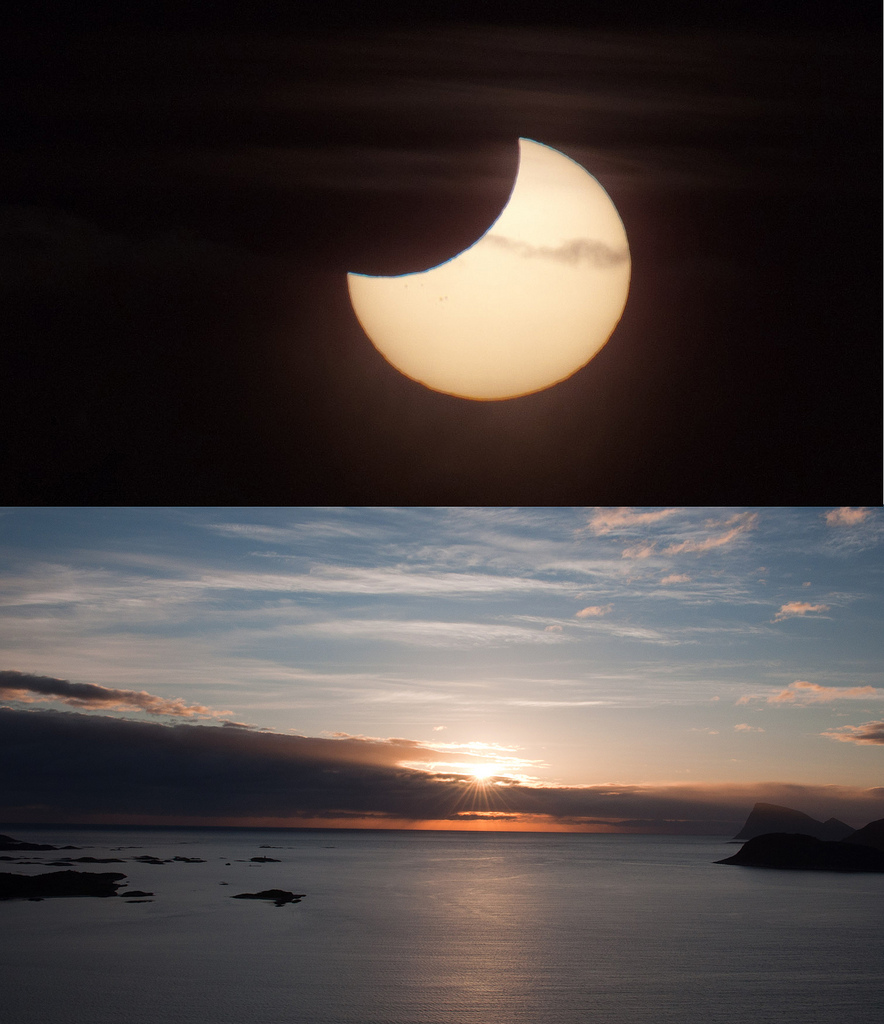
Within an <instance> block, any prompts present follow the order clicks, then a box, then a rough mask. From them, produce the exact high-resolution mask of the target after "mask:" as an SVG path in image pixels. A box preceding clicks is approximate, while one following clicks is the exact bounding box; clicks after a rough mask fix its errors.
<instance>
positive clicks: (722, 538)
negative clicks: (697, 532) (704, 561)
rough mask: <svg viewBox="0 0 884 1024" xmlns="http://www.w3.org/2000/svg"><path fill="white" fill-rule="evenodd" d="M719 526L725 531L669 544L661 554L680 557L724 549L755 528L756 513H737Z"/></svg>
mask: <svg viewBox="0 0 884 1024" xmlns="http://www.w3.org/2000/svg"><path fill="white" fill-rule="evenodd" d="M721 525H722V526H723V527H726V529H724V530H722V531H721V532H715V533H712V534H710V535H709V536H707V537H700V538H697V539H690V540H683V541H681V542H679V543H677V544H670V545H669V546H668V547H665V548H664V549H663V551H662V554H664V555H680V554H684V553H685V552H697V553H702V552H704V551H713V550H715V549H716V548H723V547H726V546H727V545H728V544H732V543H733V542H734V541H735V540H736V539H737V538H738V537H740V536H741V535H742V534H744V533H747V532H748V531H749V530H754V529H755V528H756V527H757V525H758V513H757V512H738V513H737V514H736V515H733V516H731V517H730V519H727V520H726V521H725V522H724V523H723V524H721Z"/></svg>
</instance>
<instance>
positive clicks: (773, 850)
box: [716, 819, 884, 872]
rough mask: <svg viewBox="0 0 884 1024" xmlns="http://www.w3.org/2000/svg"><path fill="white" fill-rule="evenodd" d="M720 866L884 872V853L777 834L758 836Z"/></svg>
mask: <svg viewBox="0 0 884 1024" xmlns="http://www.w3.org/2000/svg"><path fill="white" fill-rule="evenodd" d="M811 820H812V819H811ZM716 864H736V865H739V866H741V867H748V868H786V869H788V870H791V871H863V872H872V871H874V872H884V852H882V851H880V850H875V849H872V847H870V846H862V845H860V844H858V843H853V844H851V843H845V842H824V841H823V840H820V839H815V838H814V837H813V836H808V835H796V834H794V833H787V832H774V833H772V834H770V835H763V836H755V837H754V838H753V839H750V840H749V841H748V842H747V843H746V844H745V845H744V846H743V847H742V848H741V849H740V850H739V852H738V853H735V854H734V855H733V857H728V858H726V859H725V860H719V861H716Z"/></svg>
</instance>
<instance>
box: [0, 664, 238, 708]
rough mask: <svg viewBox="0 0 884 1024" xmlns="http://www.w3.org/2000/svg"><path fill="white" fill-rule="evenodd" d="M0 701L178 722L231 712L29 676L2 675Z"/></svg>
mask: <svg viewBox="0 0 884 1024" xmlns="http://www.w3.org/2000/svg"><path fill="white" fill-rule="evenodd" d="M0 699H2V700H11V701H17V702H18V703H21V704H35V703H37V702H40V701H58V702H59V703H61V704H68V705H70V706H71V707H75V708H93V709H97V710H101V711H144V712H146V713H147V714H149V715H174V716H176V717H178V718H218V717H220V716H221V715H229V714H230V712H229V711H213V710H212V709H211V708H207V707H204V706H203V705H202V704H185V702H184V701H183V700H182V699H181V698H180V697H158V696H156V695H155V694H152V693H147V692H146V691H144V690H115V689H111V688H110V687H107V686H98V685H97V684H96V683H72V682H70V681H69V680H67V679H55V678H53V677H52V676H38V675H32V674H30V673H28V672H13V671H0Z"/></svg>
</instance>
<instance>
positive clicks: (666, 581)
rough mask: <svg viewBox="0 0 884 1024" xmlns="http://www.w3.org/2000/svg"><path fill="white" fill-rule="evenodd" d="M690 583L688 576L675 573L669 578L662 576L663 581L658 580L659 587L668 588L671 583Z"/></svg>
mask: <svg viewBox="0 0 884 1024" xmlns="http://www.w3.org/2000/svg"><path fill="white" fill-rule="evenodd" d="M690 582H691V578H690V576H685V574H684V573H676V572H674V573H672V574H671V575H669V576H664V577H663V579H662V580H660V586H662V587H668V586H670V585H671V584H673V583H690Z"/></svg>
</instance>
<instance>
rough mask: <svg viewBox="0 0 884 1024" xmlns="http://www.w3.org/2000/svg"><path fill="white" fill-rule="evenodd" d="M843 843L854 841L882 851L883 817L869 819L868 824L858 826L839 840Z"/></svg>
mask: <svg viewBox="0 0 884 1024" xmlns="http://www.w3.org/2000/svg"><path fill="white" fill-rule="evenodd" d="M841 841H842V842H843V843H854V844H855V845H857V846H871V847H872V849H873V850H882V851H884V818H878V820H877V821H870V822H869V823H868V825H864V826H863V827H862V828H858V829H857V830H856V832H851V833H850V835H849V836H845V838H844V839H842V840H841Z"/></svg>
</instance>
